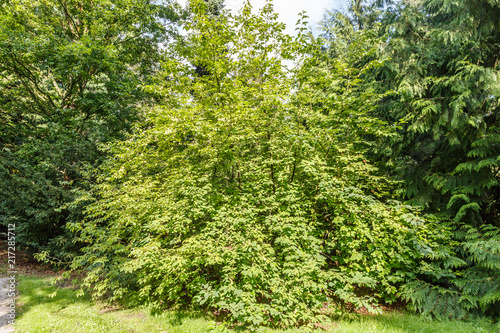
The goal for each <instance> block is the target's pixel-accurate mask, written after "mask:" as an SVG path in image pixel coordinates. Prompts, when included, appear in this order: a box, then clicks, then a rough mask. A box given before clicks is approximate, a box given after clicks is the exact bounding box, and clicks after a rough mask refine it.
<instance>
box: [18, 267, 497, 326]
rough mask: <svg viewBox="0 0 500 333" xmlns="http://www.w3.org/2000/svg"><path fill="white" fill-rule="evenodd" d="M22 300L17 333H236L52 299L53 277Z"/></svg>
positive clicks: (196, 319) (171, 315)
mask: <svg viewBox="0 0 500 333" xmlns="http://www.w3.org/2000/svg"><path fill="white" fill-rule="evenodd" d="M19 280H20V286H19V292H20V297H19V299H18V304H19V305H20V306H21V307H20V309H19V310H18V317H17V321H16V332H18V333H43V332H57V333H66V332H67V333H70V332H72V333H79V332H82V333H87V332H92V333H101V332H103V333H104V332H106V333H107V332H109V333H115V332H116V333H118V332H120V333H121V332H127V333H130V332H137V333H141V332H147V333H154V332H169V333H181V332H182V333H186V332H187V333H197V332H214V333H215V332H233V331H232V330H228V329H227V328H226V327H225V325H219V324H217V323H215V321H214V320H213V319H211V318H209V317H205V316H202V315H196V314H186V313H180V312H165V313H162V314H160V315H151V314H150V313H149V311H147V310H146V309H134V310H129V309H112V310H110V309H105V308H102V307H101V306H99V304H96V303H95V302H92V301H91V300H90V299H88V298H81V297H80V298H78V297H77V296H76V291H75V290H72V289H70V288H60V289H59V290H58V291H57V294H56V295H55V296H54V297H49V296H50V295H51V294H52V293H54V291H56V287H54V286H51V285H49V280H50V278H46V277H37V276H26V275H24V276H23V275H22V276H20V278H19ZM499 328H500V326H498V325H493V324H491V323H489V322H488V321H486V320H482V321H475V322H469V323H465V322H437V321H428V320H425V319H424V318H421V317H418V316H414V315H408V314H402V313H390V314H384V315H378V316H353V317H351V318H350V319H344V320H342V321H339V322H337V323H336V325H335V327H331V328H330V329H329V330H328V331H324V330H318V331H317V332H339V333H340V332H342V333H344V332H345V333H349V332H353V333H354V332H355V333H363V332H366V333H368V332H374V333H375V332H376V333H410V332H422V333H423V332H425V333H433V332H436V333H438V332H443V333H448V332H451V333H462V332H464V333H465V332H466V333H468V332H471V333H472V332H500V330H499ZM260 332H269V333H277V332H289V333H292V332H303V330H302V331H301V330H298V329H294V330H287V331H277V330H271V329H263V330H260Z"/></svg>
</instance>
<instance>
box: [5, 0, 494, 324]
mask: <svg viewBox="0 0 500 333" xmlns="http://www.w3.org/2000/svg"><path fill="white" fill-rule="evenodd" d="M498 17H500V3H499V2H498V1H497V0H473V1H453V0H414V1H410V0H407V1H390V0H386V1H384V0H377V1H362V0H353V1H352V2H350V5H349V7H348V9H347V10H346V11H345V12H340V11H332V12H327V13H326V14H325V18H324V20H323V21H322V23H321V35H320V36H319V37H317V38H315V37H314V36H313V35H312V34H311V33H310V32H308V31H307V28H306V26H307V23H306V21H307V16H306V15H305V14H301V15H300V16H299V21H298V23H297V27H296V31H297V34H296V35H295V36H290V35H287V34H285V33H284V29H285V27H284V25H283V23H280V22H279V21H278V20H277V14H276V13H275V12H274V11H273V6H272V3H268V4H267V5H266V6H265V7H263V8H262V9H260V10H259V11H258V13H256V12H255V11H252V10H251V4H250V3H247V4H246V5H244V6H243V8H242V9H241V10H240V12H238V13H232V12H228V11H226V10H224V5H223V2H221V1H201V0H194V1H190V2H189V5H188V6H186V7H185V8H182V7H181V6H179V5H178V4H176V3H174V2H156V1H155V2H154V1H146V0H141V1H131V0H92V1H91V0H88V1H73V0H66V1H62V0H57V1H56V0H36V1H24V0H10V1H2V2H0V133H1V136H0V142H1V150H0V183H1V187H0V198H1V200H0V223H1V225H2V226H3V227H4V228H7V226H8V225H9V224H15V225H16V233H17V236H16V242H17V246H18V247H19V248H22V249H23V250H25V251H27V252H28V253H30V254H31V255H33V256H35V257H36V258H38V259H40V260H45V261H49V262H51V263H52V264H53V265H60V266H61V267H64V268H66V269H67V270H68V274H69V273H70V272H79V273H82V274H83V275H84V276H85V277H84V279H83V280H82V281H81V287H82V292H88V293H90V294H92V295H93V296H94V297H96V298H104V299H107V300H108V301H110V302H122V303H124V304H127V305H138V304H148V305H150V306H153V307H154V308H157V309H165V308H175V307H179V308H185V307H188V308H197V309H207V310H208V309H209V310H216V311H218V312H219V313H223V314H225V316H226V317H227V320H228V321H233V322H235V323H237V324H238V325H245V326H248V327H257V326H276V327H288V326H301V325H313V324H314V323H318V322H323V321H325V320H328V318H329V317H331V316H332V313H334V314H335V313H339V312H342V311H349V310H351V309H359V308H362V307H363V308H366V309H367V310H369V311H372V312H377V311H380V310H379V309H380V308H379V305H380V303H389V304H390V303H393V302H397V301H404V302H406V303H407V304H408V306H409V307H410V308H411V309H412V310H414V311H417V312H420V313H422V314H424V315H427V316H433V317H436V318H454V319H467V318H473V317H478V316H487V317H491V318H498V316H499V314H500V313H499V309H500V306H499V305H500V229H499V228H500V220H499V216H500V188H499V180H500V129H499V118H500V115H499V96H500V83H499V80H498V78H499V77H498V75H499V69H500V67H499V57H500V20H498ZM290 63H294V64H295V66H290ZM332 311H333V312H332Z"/></svg>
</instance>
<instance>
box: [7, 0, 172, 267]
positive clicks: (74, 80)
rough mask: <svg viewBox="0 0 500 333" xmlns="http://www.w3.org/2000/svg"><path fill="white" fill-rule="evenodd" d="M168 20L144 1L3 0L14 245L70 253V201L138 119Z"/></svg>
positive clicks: (75, 212) (166, 12)
mask: <svg viewBox="0 0 500 333" xmlns="http://www.w3.org/2000/svg"><path fill="white" fill-rule="evenodd" d="M173 19H174V16H173V13H172V11H171V10H170V9H169V7H168V4H166V3H158V2H152V1H148V0H145V1H128V0H117V1H72V0H64V1H56V0H36V1H22V0H20V1H17V0H13V1H7V2H2V4H1V5H0V105H1V106H0V131H1V137H0V144H1V147H0V154H1V157H0V161H1V162H0V183H1V186H0V188H1V189H0V205H1V206H0V223H1V224H2V225H6V224H7V223H15V224H16V232H17V244H18V246H19V247H20V248H22V249H27V250H29V251H30V252H37V251H41V250H53V253H52V255H54V256H56V257H59V258H62V257H64V256H65V254H69V252H68V251H69V249H70V248H71V247H72V246H73V244H72V242H73V238H72V235H71V234H68V232H67V230H66V229H65V228H64V226H65V225H67V224H68V223H75V222H77V221H79V219H80V216H81V207H80V204H78V203H75V204H70V203H71V202H73V201H74V200H75V198H78V197H79V191H83V190H86V189H88V186H87V185H88V182H90V181H92V179H93V177H94V176H93V175H92V174H93V170H94V168H95V167H96V166H98V165H99V164H100V163H102V161H103V159H104V158H105V156H106V152H105V150H106V149H105V147H106V143H107V142H109V141H111V140H114V139H120V138H123V135H124V134H125V133H126V132H128V131H130V130H131V128H132V127H133V122H134V121H135V120H136V119H138V118H139V117H140V114H139V112H138V109H137V106H138V105H139V104H141V103H147V100H148V98H149V97H148V95H147V94H145V93H144V92H142V91H141V89H140V85H141V84H144V83H147V81H148V80H149V77H150V75H151V74H152V73H154V72H155V71H156V68H157V66H158V61H159V59H160V57H161V56H160V54H161V52H160V49H159V47H160V45H161V44H160V43H164V42H166V41H167V38H168V37H169V32H170V31H172V28H173V27H172V25H171V23H170V22H171V21H172V20H173Z"/></svg>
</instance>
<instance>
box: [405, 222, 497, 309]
mask: <svg viewBox="0 0 500 333" xmlns="http://www.w3.org/2000/svg"><path fill="white" fill-rule="evenodd" d="M456 238H457V240H456V241H455V242H454V247H455V252H451V251H450V249H451V248H452V247H451V246H448V247H447V250H446V251H442V253H441V254H440V255H438V256H432V257H431V256H429V259H432V260H430V261H429V262H428V263H426V264H424V265H422V266H421V267H420V269H418V270H416V271H415V275H416V277H417V278H416V279H415V280H414V281H412V282H410V283H408V284H406V285H405V286H404V287H403V288H402V297H403V298H404V299H406V300H407V301H410V302H411V305H412V307H413V308H414V309H415V310H418V311H420V312H422V313H423V314H424V315H433V316H436V317H438V318H448V319H457V318H458V319H465V318H467V317H470V316H474V315H479V314H487V315H490V316H498V315H499V313H498V306H499V304H500V229H499V228H497V227H494V226H491V225H483V226H482V227H481V228H480V229H475V228H472V227H470V226H466V225H464V226H463V228H461V229H460V232H457V233H456ZM450 245H451V244H450ZM459 257H462V258H466V259H467V261H464V260H462V259H460V258H459Z"/></svg>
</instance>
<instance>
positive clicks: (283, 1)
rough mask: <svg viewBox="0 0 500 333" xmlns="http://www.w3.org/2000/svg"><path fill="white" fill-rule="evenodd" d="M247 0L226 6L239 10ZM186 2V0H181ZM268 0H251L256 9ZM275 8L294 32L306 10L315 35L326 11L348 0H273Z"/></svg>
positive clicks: (231, 2) (231, 0) (344, 4)
mask: <svg viewBox="0 0 500 333" xmlns="http://www.w3.org/2000/svg"><path fill="white" fill-rule="evenodd" d="M244 1H245V0H226V1H225V2H224V3H225V5H226V6H225V8H226V9H230V10H232V11H234V10H235V11H238V10H239V9H240V8H241V6H242V4H243V2H244ZM179 2H180V3H181V4H183V5H184V4H185V3H186V0H179ZM265 2H266V0H250V3H251V4H252V6H253V8H254V10H257V9H258V8H261V7H262V6H264V4H265ZM273 4H274V10H275V12H277V13H278V14H279V17H280V20H281V21H282V22H284V23H285V24H286V32H287V33H289V34H294V31H295V23H296V22H297V20H298V18H299V16H298V14H299V13H300V12H301V11H303V10H305V11H306V12H307V15H308V16H309V19H308V21H309V26H310V27H311V28H312V30H313V33H314V35H317V34H318V31H317V23H318V22H319V21H320V20H321V19H322V18H323V14H324V13H325V11H326V10H327V9H328V10H332V9H342V8H343V7H346V6H347V0H273Z"/></svg>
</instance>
